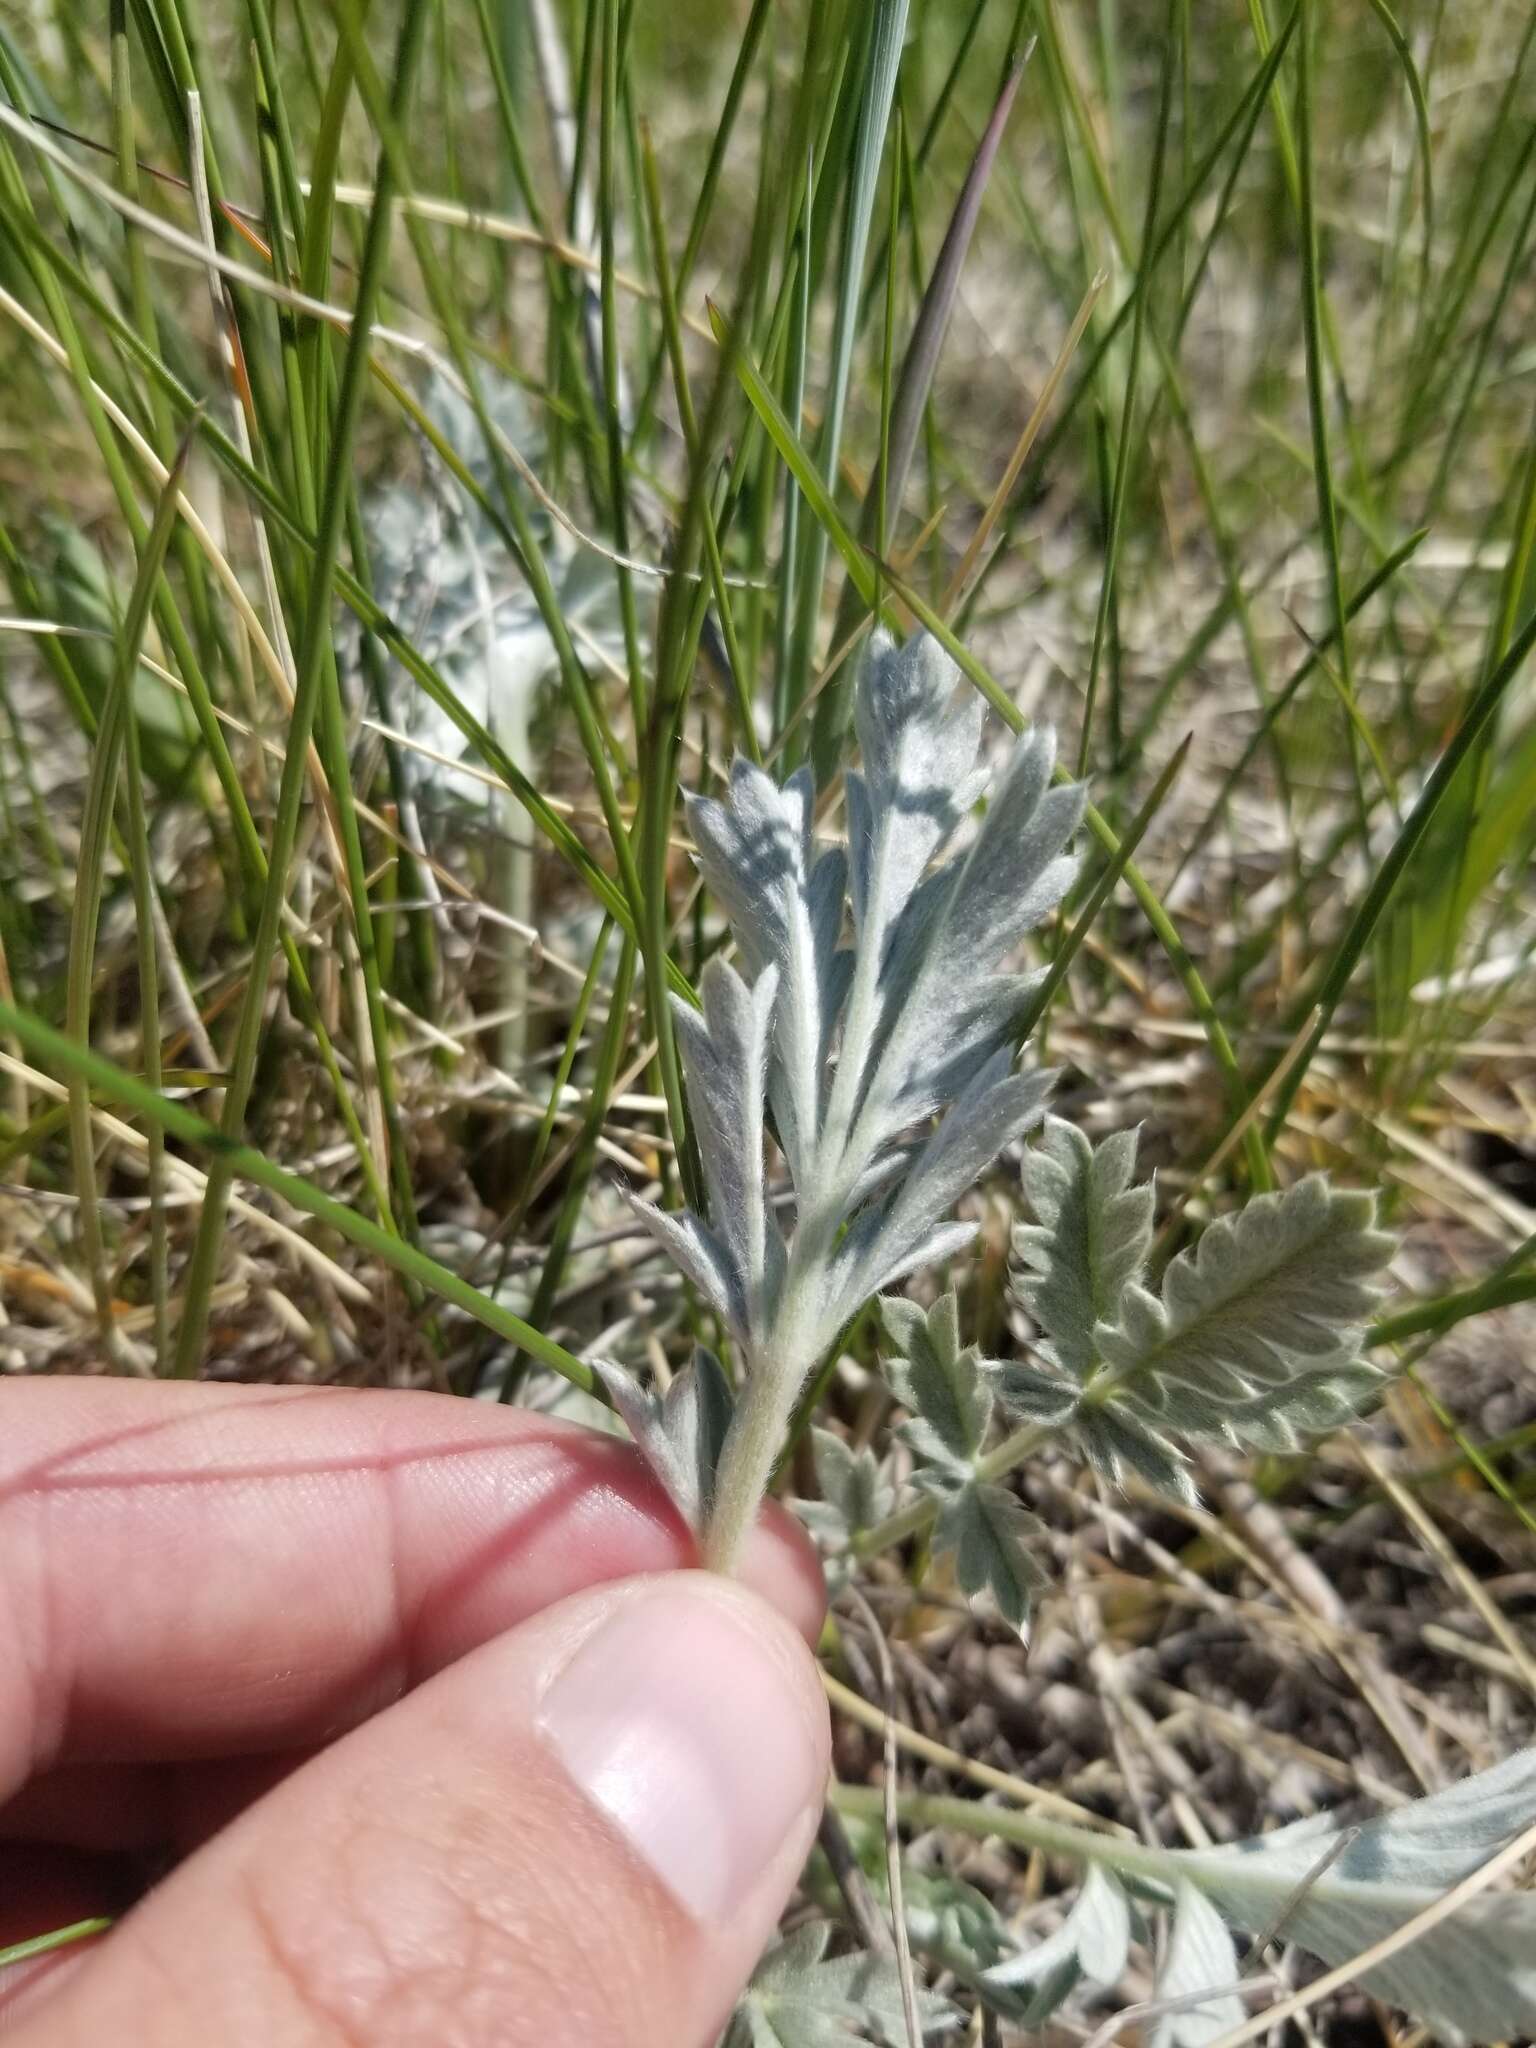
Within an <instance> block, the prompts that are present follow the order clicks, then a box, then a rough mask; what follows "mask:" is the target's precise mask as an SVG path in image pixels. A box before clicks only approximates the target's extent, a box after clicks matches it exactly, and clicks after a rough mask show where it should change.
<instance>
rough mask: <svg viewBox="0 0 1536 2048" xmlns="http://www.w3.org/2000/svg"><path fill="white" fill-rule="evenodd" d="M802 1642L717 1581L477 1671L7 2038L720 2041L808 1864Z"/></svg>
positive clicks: (576, 1604) (237, 1844)
mask: <svg viewBox="0 0 1536 2048" xmlns="http://www.w3.org/2000/svg"><path fill="white" fill-rule="evenodd" d="M826 1772H827V1717H826V1707H825V1704H824V1701H823V1698H822V1694H821V1689H820V1686H819V1685H818V1683H817V1680H816V1675H815V1670H814V1667H813V1665H812V1662H811V1658H810V1656H809V1654H808V1652H807V1650H806V1648H805V1645H804V1643H803V1642H802V1641H801V1639H800V1637H799V1636H798V1635H797V1634H796V1633H795V1632H794V1631H793V1629H792V1628H791V1627H790V1626H789V1624H788V1623H787V1622H785V1621H784V1620H782V1619H781V1618H780V1617H779V1616H778V1615H777V1614H775V1613H774V1612H773V1611H772V1610H771V1609H770V1608H769V1607H768V1606H766V1605H765V1604H764V1603H763V1602H762V1601H761V1600H759V1599H758V1597H757V1596H756V1595H755V1594H753V1593H750V1592H748V1591H746V1590H745V1589H744V1588H742V1587H739V1586H736V1585H733V1584H729V1583H727V1582H725V1581H724V1580H721V1579H718V1578H714V1577H711V1576H709V1575H707V1574H705V1573H702V1572H678V1573H671V1574H667V1575H665V1576H662V1577H656V1578H649V1579H631V1580H628V1581H625V1582H623V1583H620V1584H617V1585H609V1586H604V1587H601V1588H598V1589H596V1590H595V1591H592V1592H588V1593H583V1594H580V1595H577V1596H575V1597H573V1598H571V1599H569V1600H565V1601H562V1602H561V1603H560V1604H559V1605H558V1606H555V1607H552V1608H550V1609H548V1610H547V1611H546V1612H544V1613H543V1614H541V1615H539V1616H537V1617H536V1618H535V1619H533V1620H531V1621H528V1622H525V1623H523V1624H522V1625H521V1626H520V1627H518V1628H516V1629H514V1630H512V1631H511V1632H510V1633H509V1634H507V1635H504V1636H502V1637H499V1638H498V1639H497V1640H495V1641H494V1642H491V1643H488V1644H486V1645H485V1646H484V1647H483V1648H481V1649H479V1650H476V1651H474V1652H473V1653H471V1654H470V1655H469V1656H466V1657H464V1658H463V1659H461V1660H460V1661H459V1662H458V1663H456V1664H454V1665H452V1666H450V1667H449V1668H448V1669H447V1670H445V1671H443V1672H441V1673H440V1674H439V1675H438V1676H437V1677H435V1678H432V1679H430V1680H429V1681H428V1682H427V1683H426V1684H424V1685H422V1686H421V1687H419V1688H418V1689H417V1690H416V1691H414V1692H412V1693H410V1694H408V1695H407V1697H406V1698H404V1699H403V1700H401V1701H400V1702H399V1703H398V1704H397V1705H395V1706H393V1707H391V1708H389V1709H388V1710H387V1711H386V1712H384V1713H382V1714H380V1715H378V1716H377V1717H376V1718H375V1719H373V1720H372V1721H370V1722H367V1723H366V1724H364V1726H362V1727H361V1728H358V1729H356V1730H355V1731H354V1732H352V1733H351V1734H349V1735H347V1736H345V1737H344V1738H343V1739H342V1740H341V1741H339V1742H337V1743H336V1744H335V1745H334V1746H333V1747H332V1748H330V1749H329V1750H326V1751H324V1752H323V1753H322V1754H321V1755H319V1756H317V1757H315V1758H314V1759H313V1760H311V1761H310V1762H309V1763H307V1764H305V1765H304V1766H302V1767H301V1768H300V1769H299V1770H297V1771H296V1772H294V1774H293V1775H292V1776H291V1777H289V1778H287V1779H286V1780H285V1781H284V1782H283V1783H282V1784H281V1785H280V1786H278V1787H277V1788H276V1789H275V1790H274V1791H273V1792H271V1793H270V1794H268V1795H267V1797H266V1798H264V1799H262V1800H261V1801H259V1802H258V1803H257V1804H256V1805H255V1806H253V1807H251V1808H249V1809H248V1810H247V1811H246V1812H245V1813H244V1814H243V1815H241V1817H240V1818H239V1819H238V1820H237V1821H236V1822H234V1823H233V1824H232V1825H231V1826H230V1827H229V1828H227V1829H226V1830H225V1831H224V1832H223V1833H222V1834H221V1835H219V1836H217V1837H216V1838H215V1839H214V1840H213V1841H211V1842H210V1843H209V1844H208V1845H207V1846H206V1847H205V1848H203V1849H201V1850H200V1851H198V1853H197V1854H196V1855H195V1856H193V1857H191V1858H190V1859H189V1860H188V1861H187V1862H186V1863H184V1864H182V1865H181V1866H180V1867H179V1868H178V1869H177V1870H176V1872H175V1873H174V1874H173V1875H172V1876H171V1877H169V1878H168V1879H167V1880H166V1881H165V1882H164V1883H163V1884H162V1885H161V1886H160V1887H159V1888H158V1889H157V1890H156V1891H154V1892H153V1893H151V1894H150V1896H149V1897H148V1898H147V1899H145V1900H144V1901H143V1902H142V1903H141V1904H140V1905H139V1906H138V1907H137V1908H136V1909H135V1910H134V1911H133V1912H132V1913H131V1914H130V1915H129V1916H128V1917H127V1919H126V1920H124V1921H123V1923H122V1924H121V1925H120V1926H119V1927H118V1928H117V1929H115V1930H114V1931H113V1932H112V1933H111V1934H110V1935H109V1936H108V1937H107V1938H106V1940H105V1941H104V1942H103V1943H102V1944H101V1946H100V1948H99V1949H98V1950H97V1952H96V1953H95V1954H94V1955H93V1956H91V1957H90V1959H89V1960H88V1961H85V1962H83V1963H82V1966H81V1968H80V1969H79V1970H78V1971H76V1972H74V1973H73V1974H71V1975H70V1976H69V1977H68V1978H67V1980H66V1981H65V1982H64V1984H63V1985H62V1986H61V1988H60V1989H59V1990H58V1991H57V1992H56V1993H55V1994H54V1996H53V1997H51V1998H49V1999H48V2000H47V2001H46V2003H45V2004H44V2005H43V2006H42V2007H41V2008H39V2009H37V2010H36V2014H35V2017H34V2018H29V2021H28V2022H27V2023H24V2024H23V2026H22V2028H21V2030H20V2031H19V2033H18V2035H17V2036H16V2037H15V2038H16V2039H17V2040H18V2041H20V2042H23V2043H25V2042H33V2041H34V2030H35V2048H42V2043H43V2042H44V2041H46V2042H47V2043H48V2044H49V2048H60V2044H61V2043H65V2042H68V2043H87V2042H95V2041H101V2040H109V2039H112V2038H113V2036H114V2031H120V2028H121V2023H122V2016H123V2015H124V2014H125V2013H130V2014H132V2015H133V2037H134V2040H135V2042H136V2043H140V2044H142V2048H180V2044H187V2048H190V2044H192V2043H194V2042H196V2043H202V2042H207V2041H218V2042H220V2043H221V2044H222V2048H258V2044H260V2048H300V2044H302V2048H395V2044H399V2048H420V2043H422V2042H423V2041H437V2042H443V2043H445V2044H448V2043H451V2044H453V2048H482V2044H484V2048H492V2044H495V2048H522V2044H528V2048H533V2044H535V2043H536V2044H538V2048H578V2044H579V2048H707V2044H708V2043H710V2042H712V2041H713V2040H714V2039H715V2037H716V2034H717V2032H718V2030H719V2028H720V2027H721V2026H722V2025H723V2023H724V2021H725V2018H726V2016H727V2015H728V2013H729V2011H730V2008H731V2005H732V2002H733V2001H734V1999H735V1997H736V1995H737V1994H738V1992H739V1990H740V1988H741V1986H742V1984H743V1982H744V1981H745V1979H746V1977H747V1975H748V1974H749V1972H750V1970H751V1968H752V1965H753V1963H754V1962H755V1961H756V1959H757V1956H758V1955H759V1953H760V1952H761V1950H762V1948H763V1946H764V1944H765V1943H766V1941H767V1940H768V1938H769V1936H770V1934H771V1933H772V1930H773V1926H774V1923H775V1921H776V1919H777V1917H778V1915H779V1912H780V1911H781V1909H782V1907H783V1904H784V1901H785V1899H786V1898H787V1897H788V1895H789V1892H790V1889H791V1887H792V1886H793V1884H794V1881H795V1879H796V1877H797V1876H798V1874H799V1871H800V1868H801V1865H802V1862H803V1860H804V1858H805V1856H806V1854H807V1852H808V1850H809V1847H810V1844H811V1840H812V1838H813V1836H814V1833H815V1829H816V1822H817V1817H818V1815H819V1812H820V1807H821V1798H822V1793H823V1790H824V1788H825V1782H826Z"/></svg>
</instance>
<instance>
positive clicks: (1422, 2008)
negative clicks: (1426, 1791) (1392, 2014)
mask: <svg viewBox="0 0 1536 2048" xmlns="http://www.w3.org/2000/svg"><path fill="white" fill-rule="evenodd" d="M1533 1821H1536V1749H1527V1750H1522V1751H1521V1752H1520V1753H1519V1754H1518V1755H1516V1756H1513V1757H1510V1758H1509V1759H1508V1760H1507V1761H1506V1762H1504V1763H1502V1764H1498V1765H1496V1766H1495V1767H1494V1768H1493V1769H1492V1770H1489V1771H1483V1772H1480V1773H1479V1774H1478V1775H1477V1776H1475V1777H1472V1778H1468V1779H1465V1780H1463V1782H1462V1783H1460V1784H1458V1785H1453V1786H1451V1787H1450V1788H1449V1789H1448V1790H1447V1791H1444V1792H1438V1793H1436V1794H1434V1795H1433V1796H1432V1797H1431V1798H1428V1799H1417V1800H1414V1801H1413V1802H1412V1803H1411V1804H1409V1805H1407V1806H1403V1807H1400V1808H1398V1809H1397V1810H1396V1811H1394V1812H1391V1813H1387V1814H1384V1815H1383V1816H1382V1817H1381V1818H1380V1819H1379V1820H1375V1821H1371V1822H1369V1823H1368V1824H1367V1825H1366V1826H1364V1827H1362V1828H1359V1829H1357V1830H1355V1831H1353V1833H1352V1835H1351V1836H1349V1837H1347V1838H1345V1839H1344V1842H1343V1846H1342V1848H1341V1849H1340V1848H1339V1843H1340V1839H1341V1831H1340V1829H1339V1828H1338V1826H1337V1825H1336V1824H1335V1823H1333V1822H1332V1821H1331V1820H1328V1819H1321V1820H1307V1821H1302V1822H1299V1823H1298V1824H1297V1825H1296V1826H1294V1827H1289V1828H1282V1829H1280V1830H1279V1831H1278V1832H1276V1833H1275V1834H1272V1835H1261V1836H1259V1837H1258V1838H1257V1839H1256V1840H1252V1841H1247V1842H1238V1843H1235V1844H1233V1845H1231V1846H1230V1847H1223V1848H1219V1849H1201V1850H1186V1851H1181V1852H1179V1853H1178V1854H1177V1855H1176V1856H1174V1857H1173V1858H1171V1859H1170V1860H1171V1861H1172V1862H1173V1863H1175V1864H1177V1865H1178V1866H1179V1867H1181V1868H1182V1869H1183V1870H1184V1871H1185V1872H1186V1873H1187V1874H1188V1876H1189V1877H1190V1878H1191V1879H1192V1880H1193V1881H1194V1882H1195V1883H1196V1884H1198V1885H1199V1886H1200V1887H1201V1889H1202V1890H1203V1891H1204V1892H1206V1893H1207V1895H1208V1896H1209V1897H1210V1898H1211V1899H1213V1900H1214V1901H1215V1903H1216V1904H1217V1905H1218V1906H1219V1907H1220V1908H1221V1910H1222V1912H1223V1913H1224V1914H1225V1915H1226V1916H1227V1918H1228V1919H1229V1920H1231V1921H1233V1922H1235V1923H1236V1924H1237V1925H1238V1926H1239V1927H1244V1928H1247V1929H1248V1930H1249V1931H1250V1932H1253V1933H1258V1932H1262V1931H1267V1930H1268V1929H1269V1928H1270V1927H1271V1926H1272V1925H1273V1924H1274V1921H1275V1919H1276V1917H1277V1916H1282V1915H1283V1930H1282V1938H1283V1939H1284V1940H1287V1941H1294V1942H1296V1943H1298V1944H1299V1945H1300V1946H1301V1947H1302V1948H1305V1949H1309V1950H1310V1951H1311V1952H1312V1953H1313V1954H1314V1955H1316V1956H1320V1957H1321V1958H1322V1959H1323V1961H1324V1962H1326V1963H1347V1962H1349V1961H1350V1960H1351V1959H1352V1958H1353V1957H1355V1956H1357V1955H1360V1954H1362V1953H1363V1952H1364V1951H1365V1950H1366V1949H1368V1948H1370V1947H1371V1946H1372V1945H1373V1944H1374V1943H1375V1942H1378V1941H1380V1940H1381V1939H1382V1937H1383V1936H1385V1935H1388V1934H1391V1933H1393V1932H1394V1931H1395V1930H1396V1929H1397V1928H1399V1927H1402V1926H1403V1925H1405V1924H1406V1923H1407V1922H1408V1921H1409V1920H1411V1919H1413V1918H1414V1917H1415V1915H1416V1914H1418V1913H1421V1912H1423V1911H1424V1909H1425V1908H1426V1907H1428V1906H1430V1905H1432V1904H1433V1903H1434V1901H1435V1900H1436V1899H1438V1898H1439V1897H1441V1895H1442V1894H1443V1893H1444V1892H1445V1891H1446V1890H1447V1889H1448V1888H1449V1887H1450V1886H1452V1885H1454V1884H1456V1883H1457V1882H1459V1881H1460V1880H1461V1879H1462V1878H1465V1877H1468V1876H1470V1875H1471V1873H1472V1872H1473V1871H1475V1870H1477V1869H1479V1868H1480V1867H1481V1866H1482V1865H1483V1864H1484V1863H1486V1862H1487V1861H1488V1859H1489V1858H1490V1857H1491V1856H1492V1855H1494V1854H1495V1853H1496V1852H1497V1851H1498V1850H1499V1849H1501V1848H1502V1847H1504V1845H1505V1844H1506V1843H1508V1842H1510V1841H1512V1840H1513V1839H1514V1837H1515V1836H1516V1835H1518V1834H1519V1833H1521V1831H1522V1830H1523V1829H1525V1828H1527V1827H1529V1826H1530V1825H1531V1824H1532V1822H1533ZM1335 1851H1337V1853H1334V1852H1335ZM1360 1983H1361V1985H1362V1986H1363V1988H1364V1989H1365V1990H1367V1991H1369V1992H1370V1993H1371V1994H1372V1995H1373V1996H1375V1997H1377V1998H1380V1999H1383V2000H1385V2001H1386V2002H1387V2003H1388V2004H1391V2005H1396V2006H1401V2007H1402V2008H1403V2009H1404V2010H1405V2011H1407V2012H1409V2013H1411V2014H1413V2015H1414V2017H1415V2018H1417V2019H1420V2020H1423V2021H1425V2022H1427V2023H1428V2024H1429V2025H1430V2026H1432V2027H1434V2028H1435V2029H1436V2030H1437V2031H1438V2032H1439V2033H1440V2034H1441V2035H1443V2036H1444V2037H1445V2038H1447V2039H1449V2040H1453V2041H1454V2040H1466V2039H1471V2040H1475V2041H1497V2040H1510V2039H1514V2038H1516V2037H1519V2036H1527V2037H1528V2036H1530V2035H1532V2034H1536V1895H1533V1894H1532V1893H1530V1892H1509V1891H1498V1892H1494V1891H1488V1892H1482V1893H1479V1894H1478V1895H1477V1896H1475V1897H1474V1898H1472V1899H1470V1900H1468V1901H1467V1903H1466V1904H1464V1905H1463V1906H1461V1907H1460V1908H1459V1909H1458V1910H1457V1911H1456V1912H1455V1913H1454V1914H1453V1915H1452V1916H1451V1917H1450V1918H1449V1919H1447V1920H1443V1921H1442V1922H1440V1924H1439V1925H1438V1926H1436V1927H1433V1928H1431V1929H1430V1930H1429V1932H1427V1933H1426V1934H1424V1935H1423V1936H1422V1937H1421V1938H1420V1939H1419V1940H1417V1941H1415V1942H1413V1943H1411V1944H1410V1945H1409V1946H1408V1947H1407V1948H1405V1949H1403V1950H1402V1951H1401V1952H1400V1953H1399V1954H1398V1955H1396V1956H1393V1957H1392V1958H1391V1959H1390V1960H1389V1961H1387V1962H1385V1963H1383V1964H1380V1965H1379V1966H1378V1967H1377V1968H1376V1969H1374V1970H1369V1971H1367V1972H1365V1974H1364V1975H1363V1976H1362V1977H1361V1978H1360Z"/></svg>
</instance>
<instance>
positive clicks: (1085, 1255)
mask: <svg viewBox="0 0 1536 2048" xmlns="http://www.w3.org/2000/svg"><path fill="white" fill-rule="evenodd" d="M1135 1167H1136V1133H1135V1132H1134V1131H1116V1132H1115V1133H1114V1134H1113V1136H1111V1137H1108V1138H1106V1139H1105V1140H1104V1141H1103V1143H1102V1144H1100V1145H1097V1146H1094V1145H1090V1144H1089V1142H1088V1140H1087V1139H1086V1138H1085V1137H1084V1136H1083V1134H1082V1132H1081V1131H1079V1130H1078V1129H1077V1128H1076V1127H1075V1126H1074V1125H1072V1124H1069V1123H1064V1122H1063V1121H1062V1120H1061V1118H1059V1117H1047V1118H1046V1120H1045V1129H1044V1131H1043V1133H1042V1135H1041V1137H1040V1140H1039V1142H1038V1143H1037V1144H1034V1145H1032V1146H1030V1148H1029V1149H1028V1151H1027V1152H1026V1153H1025V1155H1024V1166H1023V1172H1022V1180H1023V1186H1024V1195H1025V1199H1026V1200H1027V1201H1028V1203H1029V1206H1030V1208H1031V1209H1032V1210H1033V1212H1034V1216H1035V1221H1034V1222H1033V1223H1031V1224H1023V1225H1021V1226H1020V1227H1019V1228H1018V1229H1017V1230H1016V1231H1015V1232H1014V1237H1013V1245H1014V1253H1015V1257H1016V1258H1017V1260H1018V1262H1019V1265H1020V1267H1021V1268H1022V1271H1021V1272H1020V1273H1019V1274H1018V1276H1017V1277H1016V1282H1015V1284H1016V1289H1017V1292H1018V1295H1019V1298H1020V1300H1021V1301H1022V1302H1023V1304H1024V1306H1025V1307H1026V1308H1027V1309H1028V1311H1029V1313H1030V1314H1031V1315H1032V1316H1033V1317H1034V1319H1035V1321H1036V1322H1037V1323H1038V1324H1039V1326H1040V1328H1041V1330H1042V1332H1043V1333H1044V1335H1045V1337H1046V1338H1047V1339H1048V1340H1049V1343H1050V1346H1051V1351H1052V1355H1053V1356H1054V1357H1055V1358H1056V1359H1057V1360H1058V1361H1059V1363H1060V1364H1061V1365H1063V1366H1064V1367H1065V1368H1066V1369H1067V1371H1069V1372H1071V1373H1074V1374H1075V1375H1076V1376H1077V1378H1078V1379H1086V1378H1087V1377H1088V1375H1089V1373H1090V1372H1091V1371H1092V1369H1093V1366H1094V1363H1095V1360H1096V1353H1095V1351H1094V1341H1093V1333H1094V1330H1095V1328H1096V1327H1097V1325H1098V1324H1100V1323H1113V1322H1114V1321H1115V1319H1116V1317H1117V1316H1118V1315H1119V1312H1120V1304H1121V1300H1122V1298H1123V1296H1124V1293H1125V1290H1126V1288H1127V1287H1128V1286H1129V1285H1130V1284H1131V1282H1132V1281H1133V1280H1137V1279H1139V1278H1140V1276H1141V1272H1142V1268H1143V1267H1144V1266H1145V1264H1146V1258H1147V1252H1148V1249H1149V1247H1150V1245H1151V1242H1152V1201H1153V1190H1152V1185H1151V1183H1150V1181H1148V1182H1143V1183H1142V1184H1141V1185H1139V1186H1138V1185H1134V1184H1133V1182H1132V1175H1133V1174H1134V1172H1135Z"/></svg>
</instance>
